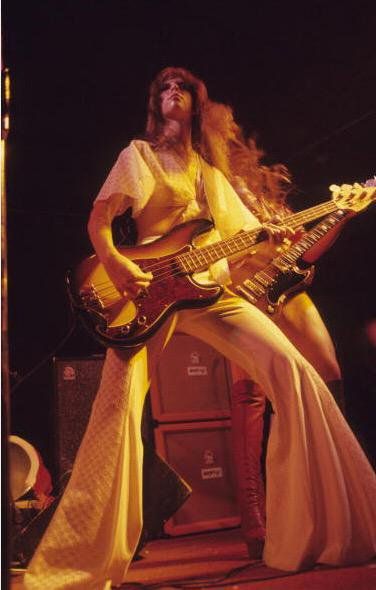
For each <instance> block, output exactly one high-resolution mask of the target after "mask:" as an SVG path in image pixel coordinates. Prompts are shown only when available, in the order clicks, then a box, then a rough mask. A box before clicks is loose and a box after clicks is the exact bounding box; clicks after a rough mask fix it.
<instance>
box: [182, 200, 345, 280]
mask: <svg viewBox="0 0 376 590" xmlns="http://www.w3.org/2000/svg"><path fill="white" fill-rule="evenodd" d="M337 209H338V207H337V205H336V203H335V202H334V201H333V200H330V201H327V202H325V203H320V204H319V205H315V206H314V207H310V208H309V209H306V210H304V211H300V212H298V213H293V214H291V215H288V216H287V217H285V218H284V220H283V222H284V224H286V225H288V226H289V227H291V228H292V229H297V228H299V227H300V226H301V225H304V224H305V223H309V222H310V221H313V220H315V219H319V218H320V217H324V216H325V215H327V214H329V213H331V212H332V211H335V210H337ZM267 237H268V234H267V232H266V231H265V229H264V228H262V227H257V228H255V229H253V230H249V231H244V232H240V233H238V234H236V235H235V236H232V237H230V238H226V239H225V240H221V241H219V242H215V243H214V244H210V245H209V246H204V247H202V248H195V249H193V250H190V251H189V252H186V253H184V254H181V255H179V256H178V257H177V258H178V261H179V264H180V265H181V267H182V269H183V270H184V272H187V273H193V272H200V271H202V270H206V269H207V268H208V266H210V265H211V264H213V263H214V262H217V261H218V260H221V259H222V258H228V257H230V256H233V255H235V254H239V253H241V252H245V251H246V250H248V249H249V248H251V247H252V246H254V245H255V244H257V243H258V242H261V241H263V240H266V239H267Z"/></svg>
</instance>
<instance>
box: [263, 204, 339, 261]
mask: <svg viewBox="0 0 376 590" xmlns="http://www.w3.org/2000/svg"><path fill="white" fill-rule="evenodd" d="M345 215H346V213H345V212H344V211H341V210H340V209H339V210H338V211H335V212H334V213H332V214H331V215H328V216H327V217H325V219H323V220H322V221H320V223H318V224H317V225H316V226H315V227H314V228H312V229H311V230H310V231H309V232H307V233H306V234H305V235H304V236H303V237H302V238H300V240H299V241H298V242H296V244H294V245H292V246H290V248H289V249H288V250H287V251H286V252H284V253H283V254H281V255H280V256H278V258H277V259H275V260H274V263H275V264H276V265H277V266H280V264H282V265H283V266H284V265H287V266H291V264H295V262H296V261H297V260H298V258H300V257H301V256H302V255H303V254H304V253H305V252H307V250H309V249H310V248H312V246H314V245H315V244H316V243H317V242H319V241H320V240H321V238H323V237H324V236H325V235H326V234H327V233H328V232H329V231H330V230H331V229H332V228H333V227H335V226H336V225H337V224H338V223H340V222H341V221H342V220H343V218H344V216H345Z"/></svg>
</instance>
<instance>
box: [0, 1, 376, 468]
mask: <svg viewBox="0 0 376 590" xmlns="http://www.w3.org/2000/svg"><path fill="white" fill-rule="evenodd" d="M4 4H5V7H4V5H3V67H8V68H9V69H10V75H11V83H12V99H11V106H10V115H11V131H10V133H9V136H8V140H7V194H6V199H7V209H8V219H7V240H8V264H9V269H8V272H9V353H10V368H11V371H12V373H11V382H12V385H13V386H15V385H16V384H18V387H17V388H16V389H15V390H14V392H13V394H12V397H11V407H12V416H11V424H12V427H11V430H12V432H13V433H14V434H19V435H20V436H23V437H24V438H26V439H27V440H29V441H30V442H32V443H34V444H35V445H36V446H37V448H38V449H39V450H40V451H41V452H42V455H43V456H44V458H45V460H46V462H47V465H48V466H49V467H50V469H51V470H52V471H54V465H53V454H52V448H53V441H54V425H53V421H52V416H53V409H54V380H53V373H52V361H51V360H49V361H48V362H47V363H46V364H45V365H44V366H43V367H41V368H40V369H39V370H37V371H36V372H35V373H34V374H33V375H32V376H31V377H29V378H28V379H26V380H25V381H23V382H22V383H21V381H20V380H21V379H22V378H23V377H24V376H25V375H26V374H27V373H28V372H29V371H30V370H31V369H32V368H33V367H35V366H36V365H37V364H38V363H39V362H40V361H41V360H42V359H44V358H46V357H47V356H48V355H49V354H50V353H52V351H54V350H55V349H56V348H58V347H59V346H60V344H61V342H62V340H63V339H64V337H65V335H66V334H67V333H68V331H69V328H70V326H71V324H72V317H71V312H70V309H69V305H68V300H67V297H66V292H65V283H64V277H65V272H66V270H67V269H68V268H69V267H71V266H74V264H75V263H76V262H78V261H79V260H80V259H81V258H82V257H83V256H85V255H86V254H88V253H89V252H90V251H91V249H90V244H89V241H88V238H87V234H86V220H87V216H88V212H89V210H90V207H91V203H92V200H93V198H94V196H95V195H96V193H97V192H98V190H99V188H100V186H101V184H102V182H103V181H104V179H105V177H106V175H107V173H108V170H109V168H110V166H111V165H112V163H113V162H114V160H115V158H116V157H117V155H118V152H119V151H120V150H121V149H122V148H123V147H124V146H125V145H126V144H127V142H128V141H129V140H130V139H131V138H132V137H133V136H134V135H139V134H141V133H142V132H143V130H144V122H145V115H146V95H147V89H148V85H149V83H150V81H151V79H152V78H153V76H154V75H155V74H156V73H157V72H158V71H159V70H160V69H161V68H162V67H165V66H169V65H181V66H183V67H186V68H188V69H191V70H192V71H193V72H194V73H196V74H197V75H198V76H200V77H202V78H203V79H204V80H205V81H206V83H207V86H208V89H209V95H210V96H211V98H213V99H214V100H219V101H221V102H227V103H229V104H231V105H232V106H233V107H234V110H235V114H236V118H237V119H238V121H239V122H240V123H241V124H242V126H243V127H244V129H245V131H246V132H247V133H254V134H256V135H257V137H258V140H259V143H260V145H261V146H262V147H263V149H264V150H265V151H266V154H267V157H266V162H268V163H270V162H277V161H281V162H284V163H286V164H287V165H288V166H289V167H290V169H291V171H292V173H293V175H294V178H295V181H296V184H297V186H298V188H299V191H298V195H297V197H296V198H294V201H293V203H292V204H293V206H294V207H295V208H296V209H303V208H305V207H307V206H309V205H311V204H315V203H317V202H319V201H322V200H327V199H328V198H329V192H328V186H329V185H330V184H331V183H333V182H335V183H342V182H350V183H352V182H354V181H360V182H362V181H365V180H366V179H367V178H369V177H372V176H373V175H374V174H375V173H376V166H375V138H376V133H375V131H376V118H375V95H376V83H375V75H376V58H375V48H376V47H375V45H376V43H375V31H376V18H375V8H374V7H373V6H374V3H372V2H369V3H368V2H367V3H366V2H362V1H358V2H347V3H344V2H336V1H334V2H330V1H328V0H316V1H308V2H288V1H287V2H280V1H275V2H273V1H264V2H260V3H256V2H253V1H251V0H249V1H248V2H239V1H236V0H232V1H230V0H228V1H227V2H221V1H219V0H217V1H216V2H211V1H205V0H201V1H200V2H194V1H193V0H192V1H188V2H187V1H184V0H180V1H172V0H123V1H117V0H107V1H106V0H103V1H100V0H90V1H89V0H87V1H85V0H73V1H71V0H63V1H61V0H60V1H56V0H46V1H42V0H33V1H31V2H27V3H26V2H24V0H12V1H8V2H7V3H4ZM375 218H376V211H375V207H374V206H373V207H371V208H370V209H369V210H368V211H367V212H366V213H364V214H363V215H360V216H359V217H357V218H356V219H354V220H352V222H351V224H350V225H349V226H348V227H347V228H346V230H345V232H344V233H343V234H342V236H341V237H340V239H339V240H338V241H337V243H336V244H335V245H334V246H333V248H332V249H331V250H330V252H329V253H327V254H326V255H325V256H324V257H323V258H322V259H321V261H320V264H319V265H318V269H317V275H316V279H315V282H314V284H313V285H312V287H311V288H310V293H311V295H312V297H313V298H314V300H315V302H316V303H317V305H318V307H319V308H320V310H321V312H322V314H323V316H324V318H325V321H326V322H327V325H328V327H329V329H330V330H331V333H332V335H333V337H334V339H335V341H336V344H337V347H338V354H339V358H340V361H341V364H342V367H343V371H344V377H345V385H346V396H347V403H348V418H349V421H350V423H351V424H352V426H353V428H354V429H355V431H356V432H357V434H358V436H359V438H360V440H361V442H362V444H363V446H364V448H365V449H366V451H367V452H368V453H369V454H370V455H371V454H372V451H373V448H374V439H373V435H372V431H373V423H372V421H373V413H374V409H375V408H374V399H375V394H376V375H375V372H376V369H375V362H374V361H375V349H374V348H372V347H371V346H370V344H369V343H367V339H366V336H365V326H366V324H367V322H369V321H370V320H371V319H372V318H375V317H376V313H375V305H374V301H375V296H374V278H373V277H374V271H375V246H374V234H375ZM100 352H102V349H101V348H100V347H99V346H98V345H97V344H96V343H94V342H93V341H92V340H91V339H90V338H89V337H88V336H87V335H86V334H85V333H84V331H83V329H82V328H81V327H76V328H75V330H74V331H73V334H72V335H71V337H70V338H69V339H68V341H67V342H66V343H65V344H64V345H63V346H60V349H59V350H58V352H57V354H58V355H59V356H66V357H69V356H87V355H90V354H95V353H100Z"/></svg>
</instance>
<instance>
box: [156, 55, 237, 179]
mask: <svg viewBox="0 0 376 590" xmlns="http://www.w3.org/2000/svg"><path fill="white" fill-rule="evenodd" d="M171 78H181V79H182V80H183V82H185V84H186V85H187V86H188V88H189V90H190V93H191V95H192V146H193V149H194V150H196V151H197V152H198V153H199V154H200V155H201V156H202V157H203V158H204V159H205V160H206V161H207V162H208V163H209V164H212V165H213V166H216V167H217V168H219V169H220V170H221V171H222V172H223V173H224V174H225V175H226V176H229V174H230V169H229V162H228V150H227V141H226V137H224V136H223V134H219V133H218V129H217V128H216V125H215V122H214V121H213V117H212V116H211V114H212V107H213V105H215V104H216V103H213V101H211V100H210V99H209V97H208V91H207V88H206V85H205V84H204V82H203V81H202V80H200V79H199V78H198V77H197V76H195V75H194V74H192V73H191V72H189V71H188V70H186V69H184V68H177V67H168V68H165V69H163V70H162V71H161V72H159V74H157V76H156V77H155V79H154V80H153V82H152V83H151V85H150V91H149V103H148V116H147V122H146V139H147V140H148V141H149V142H150V143H151V144H152V145H153V147H154V148H155V149H157V150H158V149H163V148H170V147H176V144H175V141H174V138H171V137H168V136H166V135H165V132H164V131H165V122H164V119H163V116H162V113H161V100H160V95H161V91H162V88H163V85H164V83H165V82H166V81H167V80H169V79H171ZM174 144H175V145H174Z"/></svg>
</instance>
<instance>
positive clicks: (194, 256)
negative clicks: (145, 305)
mask: <svg viewBox="0 0 376 590" xmlns="http://www.w3.org/2000/svg"><path fill="white" fill-rule="evenodd" d="M333 208H334V210H335V209H338V208H339V207H338V204H337V203H336V201H335V200H331V201H329V202H325V203H321V204H319V205H315V206H313V207H311V208H309V209H306V210H304V211H301V212H298V213H294V214H292V215H290V216H287V217H286V218H285V219H284V221H285V224H286V225H287V224H288V223H290V224H291V222H293V224H294V225H296V227H298V226H299V225H300V224H301V223H303V222H304V221H305V220H308V221H310V220H311V217H312V213H315V215H319V214H322V213H324V212H326V213H328V212H329V211H330V210H333ZM259 231H262V228H257V229H256V230H253V231H252V232H244V233H243V234H241V235H240V236H239V235H238V236H232V237H231V238H229V239H228V240H224V241H222V242H221V243H215V244H211V245H210V246H206V247H205V248H201V249H200V250H199V251H198V252H196V251H194V250H193V251H190V252H188V253H185V254H182V255H181V259H182V261H183V263H184V260H188V263H189V262H192V260H193V262H194V264H196V265H197V262H198V263H199V266H198V267H196V268H195V269H194V270H192V271H186V270H185V269H184V267H183V268H181V264H179V261H178V260H176V259H175V261H174V256H172V257H170V258H164V260H163V262H162V265H160V263H159V262H157V263H154V264H152V265H151V266H149V267H144V268H143V270H144V271H146V272H147V271H152V270H154V275H155V276H154V279H153V283H156V282H159V281H161V280H165V278H166V277H167V276H169V275H170V276H178V275H184V274H189V272H195V271H196V272H198V271H199V269H200V268H201V269H202V268H206V265H207V264H208V263H209V264H210V262H213V261H212V260H206V259H205V254H206V253H211V252H213V253H214V255H215V257H217V256H218V252H217V251H216V248H218V247H221V248H222V244H224V245H227V246H230V243H233V244H232V245H234V244H235V246H237V245H238V244H237V242H238V243H239V242H241V249H240V251H241V250H242V249H243V248H244V249H247V248H249V247H251V246H252V245H254V242H253V243H249V244H247V245H246V246H245V247H244V240H245V239H249V238H250V237H253V236H254V237H257V234H258V232H259ZM219 244H221V245H219ZM233 253H236V252H230V253H226V252H223V250H222V252H221V255H222V254H223V256H220V258H225V257H227V256H228V255H229V254H233ZM200 255H201V257H203V258H204V261H205V266H204V267H202V261H201V260H200V258H199V256H200ZM189 258H191V260H190V261H189ZM217 260H218V258H217ZM170 261H172V264H176V265H178V270H177V272H176V271H174V272H172V273H171V272H170V268H171V265H170V264H168V265H167V266H166V265H165V263H166V262H168V263H169V262H170ZM159 271H161V272H159ZM157 272H158V275H157V274H156V273H157ZM156 277H158V278H156ZM97 287H98V288H99V287H100V291H101V294H102V296H103V297H105V296H107V297H108V296H109V295H110V294H112V293H118V291H117V289H116V288H115V287H114V285H113V284H112V282H111V281H105V282H103V283H98V285H97ZM108 290H110V291H108ZM105 291H108V292H107V294H106V295H105V294H104V292H105ZM97 292H98V294H99V289H98V290H97Z"/></svg>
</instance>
